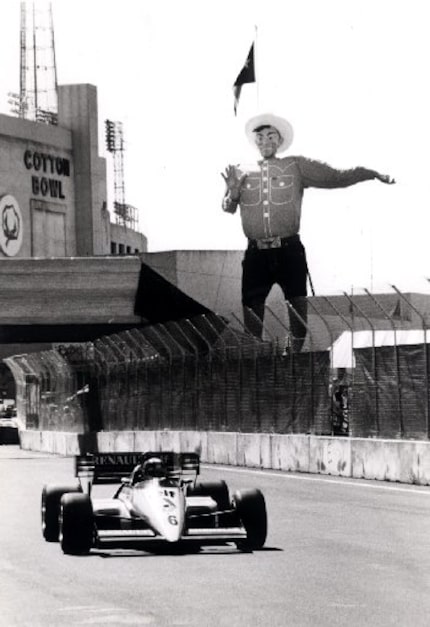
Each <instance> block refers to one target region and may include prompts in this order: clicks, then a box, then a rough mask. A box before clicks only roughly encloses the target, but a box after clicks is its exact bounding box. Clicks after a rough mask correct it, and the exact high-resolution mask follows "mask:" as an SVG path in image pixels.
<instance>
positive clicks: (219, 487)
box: [187, 481, 230, 511]
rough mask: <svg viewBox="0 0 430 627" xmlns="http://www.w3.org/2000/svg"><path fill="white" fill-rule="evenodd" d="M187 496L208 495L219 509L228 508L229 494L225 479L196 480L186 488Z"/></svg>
mask: <svg viewBox="0 0 430 627" xmlns="http://www.w3.org/2000/svg"><path fill="white" fill-rule="evenodd" d="M187 496H210V497H211V499H213V500H214V501H215V503H216V504H217V506H218V508H219V510H221V511H224V510H226V509H230V495H229V492H228V487H227V484H226V482H225V481H197V483H196V485H195V486H194V487H192V488H190V489H189V490H188V492H187Z"/></svg>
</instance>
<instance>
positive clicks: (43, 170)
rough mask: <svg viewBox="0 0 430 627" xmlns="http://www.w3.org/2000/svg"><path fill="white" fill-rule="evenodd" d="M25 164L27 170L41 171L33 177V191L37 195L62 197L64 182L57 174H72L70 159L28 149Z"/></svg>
mask: <svg viewBox="0 0 430 627" xmlns="http://www.w3.org/2000/svg"><path fill="white" fill-rule="evenodd" d="M24 164H25V167H26V168H27V170H34V171H35V172H38V173H39V172H40V174H37V175H36V174H35V175H33V176H32V177H31V191H32V193H33V194H34V195H35V196H49V197H50V198H62V199H64V198H65V196H64V194H63V183H62V181H61V180H59V179H57V178H52V177H54V176H55V177H56V176H70V161H69V160H68V159H65V158H64V157H57V156H55V155H50V154H47V153H45V152H38V151H36V150H35V151H33V150H26V151H25V152H24Z"/></svg>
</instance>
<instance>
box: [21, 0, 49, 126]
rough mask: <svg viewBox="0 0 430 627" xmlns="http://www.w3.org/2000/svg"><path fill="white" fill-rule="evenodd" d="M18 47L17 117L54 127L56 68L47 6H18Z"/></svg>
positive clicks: (47, 4)
mask: <svg viewBox="0 0 430 627" xmlns="http://www.w3.org/2000/svg"><path fill="white" fill-rule="evenodd" d="M20 44H21V46H20V47H21V50H20V91H19V107H18V114H19V116H20V117H21V118H26V119H27V120H36V121H38V122H45V123H47V124H57V119H58V94H57V65H56V60H55V39H54V22H53V17H52V5H51V3H50V2H46V1H45V0H38V1H37V2H21V35H20Z"/></svg>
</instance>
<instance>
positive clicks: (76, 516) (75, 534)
mask: <svg viewBox="0 0 430 627" xmlns="http://www.w3.org/2000/svg"><path fill="white" fill-rule="evenodd" d="M93 539H94V515H93V507H92V504H91V499H90V497H89V496H88V494H65V495H64V496H63V497H62V498H61V503H60V544H61V548H62V550H63V553H66V554H67V555H87V554H88V553H89V552H90V549H91V547H92V545H93Z"/></svg>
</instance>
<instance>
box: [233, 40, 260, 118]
mask: <svg viewBox="0 0 430 627" xmlns="http://www.w3.org/2000/svg"><path fill="white" fill-rule="evenodd" d="M245 83H255V66H254V42H252V46H251V48H250V49H249V52H248V56H247V58H246V61H245V65H244V66H243V68H242V69H241V70H240V72H239V74H238V76H237V78H236V80H235V82H234V85H233V94H234V114H235V115H237V106H238V104H239V98H240V92H241V91H242V85H244V84H245Z"/></svg>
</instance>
